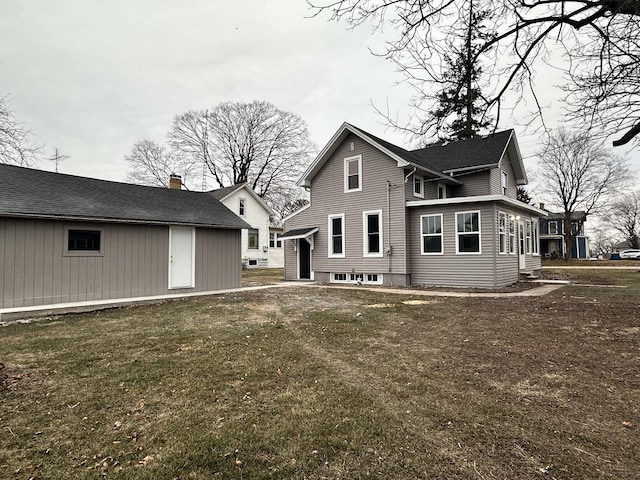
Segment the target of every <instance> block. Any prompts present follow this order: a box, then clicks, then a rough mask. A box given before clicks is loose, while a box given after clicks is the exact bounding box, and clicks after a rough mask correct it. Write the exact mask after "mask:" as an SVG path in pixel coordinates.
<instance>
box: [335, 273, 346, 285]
mask: <svg viewBox="0 0 640 480" xmlns="http://www.w3.org/2000/svg"><path fill="white" fill-rule="evenodd" d="M346 281H347V274H346V273H332V274H331V282H333V283H343V282H345V283H346Z"/></svg>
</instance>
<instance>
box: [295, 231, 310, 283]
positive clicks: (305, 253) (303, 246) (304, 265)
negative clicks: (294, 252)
mask: <svg viewBox="0 0 640 480" xmlns="http://www.w3.org/2000/svg"><path fill="white" fill-rule="evenodd" d="M298 254H299V255H300V279H301V280H311V245H309V242H307V241H306V240H305V239H304V238H300V239H298Z"/></svg>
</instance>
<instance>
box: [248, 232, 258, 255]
mask: <svg viewBox="0 0 640 480" xmlns="http://www.w3.org/2000/svg"><path fill="white" fill-rule="evenodd" d="M252 232H255V233H256V246H255V247H252V246H251V240H250V237H251V233H252ZM247 250H260V229H259V228H248V229H247Z"/></svg>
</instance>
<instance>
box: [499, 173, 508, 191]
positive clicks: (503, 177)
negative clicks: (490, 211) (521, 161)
mask: <svg viewBox="0 0 640 480" xmlns="http://www.w3.org/2000/svg"><path fill="white" fill-rule="evenodd" d="M503 184H504V185H503ZM508 191H509V174H508V173H507V172H506V170H500V193H501V194H502V195H506V194H507V192H508Z"/></svg>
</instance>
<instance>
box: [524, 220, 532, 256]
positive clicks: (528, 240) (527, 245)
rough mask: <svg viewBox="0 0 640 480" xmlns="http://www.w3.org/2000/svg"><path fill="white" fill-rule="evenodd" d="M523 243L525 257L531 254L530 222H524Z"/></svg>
mask: <svg viewBox="0 0 640 480" xmlns="http://www.w3.org/2000/svg"><path fill="white" fill-rule="evenodd" d="M524 227H525V229H524V242H525V252H526V253H527V255H531V253H532V252H533V248H532V246H533V245H532V243H531V240H532V238H531V220H525V221H524Z"/></svg>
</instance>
